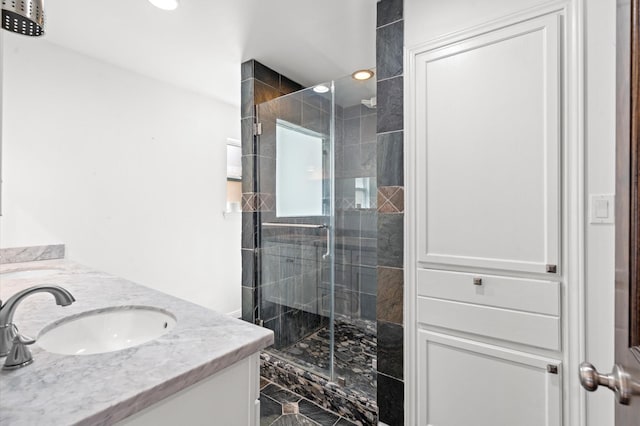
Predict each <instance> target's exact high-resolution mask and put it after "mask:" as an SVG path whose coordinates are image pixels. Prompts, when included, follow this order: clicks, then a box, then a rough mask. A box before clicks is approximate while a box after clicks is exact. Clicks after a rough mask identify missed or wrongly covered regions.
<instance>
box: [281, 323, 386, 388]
mask: <svg viewBox="0 0 640 426" xmlns="http://www.w3.org/2000/svg"><path fill="white" fill-rule="evenodd" d="M334 333H335V342H336V344H335V365H334V368H335V373H336V377H340V378H344V379H345V380H346V384H345V385H344V387H345V388H347V389H352V390H355V391H358V392H361V393H363V394H365V395H367V396H368V397H369V398H372V399H375V398H376V373H375V369H374V368H373V366H374V364H375V362H376V351H377V349H376V347H377V340H376V328H375V323H373V322H370V321H362V320H361V321H358V323H352V322H346V321H342V320H336V322H335V329H334ZM269 351H270V352H272V353H274V354H276V355H278V356H280V357H283V358H285V359H287V360H290V361H291V362H293V363H295V364H297V365H299V366H301V367H303V368H305V369H308V370H310V371H313V372H315V373H317V374H320V375H324V374H323V373H324V372H325V371H327V370H328V368H329V329H328V328H327V327H323V328H321V329H320V330H319V331H317V332H315V333H313V334H311V335H309V336H307V337H305V338H304V339H302V340H300V341H298V342H297V343H294V344H293V345H291V346H288V347H286V348H283V349H280V350H274V349H269Z"/></svg>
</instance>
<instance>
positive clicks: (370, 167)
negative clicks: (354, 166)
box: [359, 142, 377, 177]
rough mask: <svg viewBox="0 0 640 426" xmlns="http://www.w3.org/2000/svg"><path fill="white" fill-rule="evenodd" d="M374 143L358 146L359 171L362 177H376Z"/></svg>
mask: <svg viewBox="0 0 640 426" xmlns="http://www.w3.org/2000/svg"><path fill="white" fill-rule="evenodd" d="M376 145H377V144H376V143H375V142H367V143H362V144H360V167H359V169H360V171H361V173H362V175H363V176H370V177H373V176H375V175H376V172H377V170H376V160H377V158H376V151H377V150H376Z"/></svg>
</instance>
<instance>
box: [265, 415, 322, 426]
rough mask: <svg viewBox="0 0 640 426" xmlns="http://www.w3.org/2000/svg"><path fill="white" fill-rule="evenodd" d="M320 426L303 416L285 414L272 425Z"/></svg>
mask: <svg viewBox="0 0 640 426" xmlns="http://www.w3.org/2000/svg"><path fill="white" fill-rule="evenodd" d="M307 425H308V426H318V424H317V423H315V422H314V421H312V420H311V419H309V418H308V417H305V416H303V415H301V414H285V415H283V416H281V417H280V418H279V419H277V420H276V421H275V422H273V423H272V426H307Z"/></svg>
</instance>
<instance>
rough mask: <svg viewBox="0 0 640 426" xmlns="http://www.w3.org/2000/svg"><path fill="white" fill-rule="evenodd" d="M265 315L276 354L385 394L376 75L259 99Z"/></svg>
mask: <svg viewBox="0 0 640 426" xmlns="http://www.w3.org/2000/svg"><path fill="white" fill-rule="evenodd" d="M256 117H257V123H258V125H257V132H256V133H258V136H257V141H256V143H257V152H258V154H259V155H257V156H256V158H257V161H256V167H255V169H254V173H255V174H256V176H255V181H256V183H257V188H258V190H257V192H258V193H260V194H262V196H261V199H260V200H259V203H260V204H261V209H260V211H261V213H260V219H259V223H258V226H257V229H256V235H257V239H256V241H257V246H258V247H257V248H258V253H259V262H258V265H259V267H258V268H257V271H256V275H255V276H256V281H257V284H258V285H257V287H256V289H257V305H258V306H257V307H258V311H257V317H258V318H259V322H260V323H261V324H262V325H263V326H264V327H267V328H269V329H271V330H273V331H274V333H275V344H274V346H273V347H272V348H270V349H269V352H270V354H271V355H273V356H276V357H278V358H280V359H283V360H285V361H287V362H290V363H292V364H294V365H295V366H297V367H301V368H302V369H304V370H306V371H309V372H312V373H314V374H317V375H320V376H322V377H324V378H326V379H327V380H330V381H332V382H338V383H341V384H343V385H344V386H345V387H346V388H349V389H352V390H355V391H356V392H359V393H363V394H364V395H365V396H367V397H369V398H374V399H375V386H376V379H375V357H376V327H375V318H376V312H375V310H376V287H377V277H376V263H377V259H376V243H377V239H376V238H377V235H376V232H377V222H376V161H377V156H376V109H375V81H373V80H370V81H364V82H363V81H356V80H353V79H352V78H351V77H350V76H349V77H347V78H343V79H339V80H335V81H332V82H328V83H325V84H319V85H316V86H314V87H311V88H308V89H304V90H300V91H298V92H294V93H291V94H289V95H285V96H281V97H278V98H276V99H274V100H271V101H268V102H264V103H261V104H258V105H257V107H256Z"/></svg>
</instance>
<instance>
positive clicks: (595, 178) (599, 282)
mask: <svg viewBox="0 0 640 426" xmlns="http://www.w3.org/2000/svg"><path fill="white" fill-rule="evenodd" d="M579 1H581V3H582V4H583V6H584V11H585V15H584V25H585V34H586V36H585V40H584V44H585V51H584V53H585V64H584V65H585V80H586V81H585V93H584V95H585V114H586V116H585V123H586V125H585V141H584V143H585V152H586V157H587V158H586V163H585V178H586V182H585V199H586V200H587V202H588V199H589V194H613V193H614V192H615V13H616V4H615V3H616V2H615V1H602V0H579ZM543 3H548V2H547V1H545V0H490V1H487V0H483V1H478V0H428V1H426V0H405V15H404V16H405V44H406V45H407V46H409V47H410V46H413V45H416V44H420V43H423V42H425V41H428V40H430V39H433V38H436V37H439V36H442V35H445V34H449V33H452V32H455V31H458V30H461V29H464V28H468V27H471V26H475V25H479V24H482V23H484V22H487V21H489V20H493V19H497V18H500V17H502V16H505V15H507V14H510V13H514V12H517V11H520V10H523V9H526V8H529V7H533V6H537V5H540V4H543ZM586 210H587V212H588V209H586ZM585 223H586V230H585V240H586V259H585V261H586V282H585V287H586V316H587V323H586V345H587V347H586V360H589V361H590V362H592V363H594V365H596V366H597V367H598V368H599V369H600V370H604V371H610V368H611V366H612V365H613V361H614V334H613V330H614V227H613V226H612V225H592V224H589V223H588V217H587V218H585ZM571 374H574V373H571ZM587 398H588V399H587V424H588V425H593V426H595V425H611V424H613V423H614V421H613V409H614V399H613V393H612V392H608V391H599V392H596V393H592V394H589V395H588V397H587Z"/></svg>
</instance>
